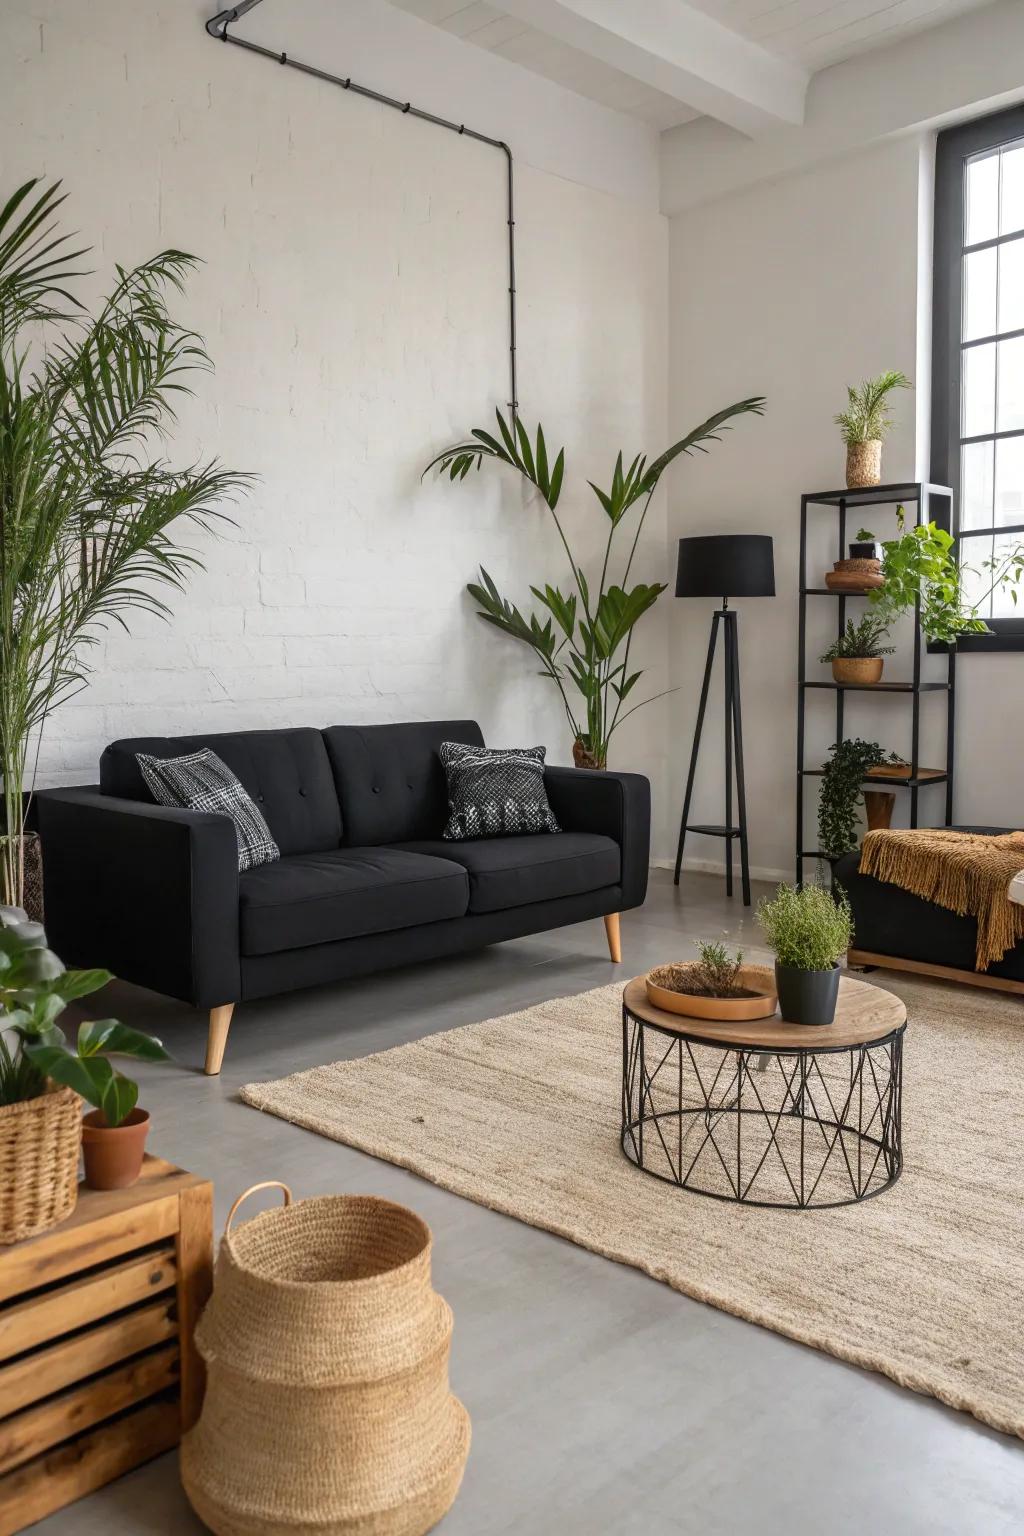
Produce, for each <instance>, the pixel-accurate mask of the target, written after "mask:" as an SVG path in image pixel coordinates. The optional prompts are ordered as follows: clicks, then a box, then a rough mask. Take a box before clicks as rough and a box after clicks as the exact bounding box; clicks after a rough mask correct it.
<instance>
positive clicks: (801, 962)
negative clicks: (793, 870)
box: [757, 885, 853, 971]
mask: <svg viewBox="0 0 1024 1536" xmlns="http://www.w3.org/2000/svg"><path fill="white" fill-rule="evenodd" d="M757 920H758V922H759V923H760V924H761V927H762V928H763V929H764V935H765V939H766V940H767V943H768V946H769V948H770V949H772V950H773V951H774V953H775V958H776V959H777V960H778V962H779V964H780V965H781V966H786V967H788V968H789V969H791V970H795V971H827V970H830V969H831V968H832V966H833V965H835V963H836V961H837V960H839V958H840V957H841V956H842V955H844V954H845V953H846V951H847V950H848V949H849V947H850V944H851V943H852V941H853V917H852V914H851V912H850V904H849V902H848V901H847V899H846V897H845V895H843V894H842V892H840V894H839V896H838V897H834V896H832V894H831V893H830V892H829V891H827V890H826V889H825V887H824V886H823V885H805V886H804V887H803V888H802V889H800V890H798V889H797V888H796V887H795V886H792V885H780V886H779V888H778V890H777V891H776V892H775V895H774V896H772V897H769V896H764V897H762V898H761V900H760V902H759V903H758V907H757Z"/></svg>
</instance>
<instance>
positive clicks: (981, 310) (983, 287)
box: [963, 246, 997, 341]
mask: <svg viewBox="0 0 1024 1536" xmlns="http://www.w3.org/2000/svg"><path fill="white" fill-rule="evenodd" d="M996 260H997V255H996V249H995V247H994V246H992V247H990V248H989V249H988V250H987V251H975V252H974V254H973V255H972V256H965V257H964V333H963V339H964V341H974V340H975V338H976V337H978V336H992V335H994V334H995V329H996Z"/></svg>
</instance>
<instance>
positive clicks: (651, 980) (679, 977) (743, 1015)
mask: <svg viewBox="0 0 1024 1536" xmlns="http://www.w3.org/2000/svg"><path fill="white" fill-rule="evenodd" d="M693 969H694V965H693V962H689V961H688V962H686V963H684V964H682V965H658V966H655V968H654V970H653V971H648V973H647V976H646V978H645V980H646V985H647V1000H648V1002H650V1003H653V1004H654V1006H655V1008H663V1009H664V1010H665V1012H666V1013H677V1014H681V1015H682V1016H683V1017H684V1018H688V1019H718V1020H719V1021H720V1022H736V1021H737V1020H741V1019H770V1018H771V1017H772V1015H773V1014H774V1012H775V1005H776V1003H777V1002H778V998H777V996H776V991H775V979H774V974H773V972H772V968H771V966H770V965H744V966H741V967H740V970H739V973H738V974H737V977H736V982H737V985H738V986H741V987H745V988H746V989H747V991H749V992H752V993H753V994H754V996H753V997H698V996H696V995H695V994H694V993H692V992H683V991H680V987H681V986H685V984H686V977H687V974H688V973H689V972H692V971H693Z"/></svg>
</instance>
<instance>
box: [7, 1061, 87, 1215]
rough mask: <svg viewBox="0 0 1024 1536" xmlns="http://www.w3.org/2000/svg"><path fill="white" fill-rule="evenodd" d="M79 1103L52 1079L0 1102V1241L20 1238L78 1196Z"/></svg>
mask: <svg viewBox="0 0 1024 1536" xmlns="http://www.w3.org/2000/svg"><path fill="white" fill-rule="evenodd" d="M81 1145H82V1105H81V1100H80V1099H79V1097H78V1094H77V1093H75V1092H73V1090H72V1089H70V1088H59V1087H57V1085H56V1084H51V1085H50V1086H49V1087H48V1088H47V1090H46V1092H45V1093H42V1094H40V1095H39V1097H38V1098H35V1099H25V1100H23V1101H22V1102H21V1103H19V1104H4V1105H0V1243H20V1242H21V1240H22V1238H24V1237H34V1236H35V1235H36V1233H37V1232H45V1231H46V1229H47V1227H53V1226H56V1224H57V1222H58V1221H63V1220H64V1218H65V1216H70V1214H71V1212H72V1211H73V1210H74V1208H75V1201H76V1200H77V1199H78V1154H79V1152H80V1150H81Z"/></svg>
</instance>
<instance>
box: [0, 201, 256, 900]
mask: <svg viewBox="0 0 1024 1536" xmlns="http://www.w3.org/2000/svg"><path fill="white" fill-rule="evenodd" d="M59 187H60V183H59V182H57V183H54V184H52V185H50V186H45V187H44V186H42V184H41V182H40V180H39V179H38V178H36V179H33V180H31V181H27V182H25V183H24V185H23V186H20V187H19V188H18V189H17V191H16V192H15V193H14V194H13V196H12V197H11V198H10V199H9V200H8V202H7V203H6V204H5V205H4V206H3V208H2V209H0V773H2V775H3V791H4V828H2V829H0V832H3V831H5V832H6V835H5V836H3V838H2V847H0V854H2V856H0V891H2V898H3V901H4V902H6V903H8V904H10V905H13V906H21V905H22V898H23V893H24V848H25V838H24V827H25V820H24V818H25V811H26V801H25V791H26V788H28V789H29V790H31V785H32V783H33V782H34V777H35V773H34V762H33V765H32V767H31V768H30V763H29V755H30V752H34V753H35V757H36V758H37V757H38V743H39V739H40V736H41V733H42V731H43V728H44V726H45V725H46V722H47V720H48V719H49V716H50V714H51V713H52V711H53V710H54V709H55V708H56V707H57V705H59V704H61V703H63V702H65V701H66V700H67V699H69V698H70V697H71V696H72V695H73V694H75V693H77V692H78V691H79V690H80V689H81V688H83V687H84V686H85V684H86V681H87V678H88V674H89V667H88V664H87V652H88V648H89V647H90V646H91V645H93V644H95V642H96V640H97V639H98V637H99V634H100V632H101V631H102V629H103V628H104V627H105V626H107V625H109V624H110V623H111V622H113V623H118V624H121V625H122V626H124V627H127V620H126V616H127V614H128V613H129V611H130V610H132V609H140V610H143V611H148V612H150V613H158V614H163V615H167V614H168V613H169V612H170V610H169V608H168V606H167V603H166V602H165V601H164V600H163V598H162V597H161V596H160V589H161V588H162V587H168V586H169V587H174V588H179V589H180V588H182V587H183V586H184V584H185V579H186V577H187V575H188V574H189V572H190V571H192V570H193V569H195V568H196V567H197V566H199V565H200V563H201V562H200V560H199V557H198V556H197V555H196V554H195V553H194V552H192V551H189V550H186V549H183V548H181V547H180V546H179V544H178V543H177V534H178V531H179V529H183V528H184V527H185V526H187V525H189V524H191V525H193V526H198V527H200V528H208V527H210V526H211V524H213V523H214V522H215V521H217V520H218V519H220V518H222V517H223V516H224V513H223V512H222V511H220V510H219V507H218V504H219V503H220V502H221V501H223V500H224V498H225V497H227V496H229V495H231V494H232V493H234V492H237V491H238V490H239V489H240V487H241V486H242V484H243V483H244V482H245V481H246V480H247V478H248V477H247V476H245V475H242V474H239V473H236V472H234V471H231V470H225V469H222V468H220V467H219V466H218V465H217V464H216V463H198V464H192V465H190V466H188V467H186V468H183V469H176V468H174V467H173V466H172V465H170V464H169V463H168V462H167V461H166V460H165V459H164V458H162V457H160V456H158V455H156V454H155V453H154V452H153V446H154V442H155V441H158V440H159V439H160V437H161V436H162V434H163V432H164V431H165V429H166V428H167V426H168V424H169V423H170V422H172V421H173V420H174V408H173V407H174V402H175V399H176V398H177V397H178V396H180V395H182V394H188V393H190V392H191V391H190V386H189V378H190V375H191V374H193V373H194V372H196V370H200V369H205V368H208V367H209V366H210V361H209V358H208V356H207V354H206V351H205V348H204V346H203V342H202V339H201V338H200V337H199V336H197V335H196V334H195V332H193V331H190V330H187V329H186V328H185V327H183V326H182V325H180V324H179V323H178V322H177V321H175V320H174V319H173V318H172V316H171V314H170V312H169V310H168V307H167V299H168V295H169V294H170V293H172V292H178V293H181V292H183V289H184V282H185V279H186V277H187V276H188V274H189V273H190V272H191V270H192V269H193V267H194V266H195V265H196V260H195V258H194V257H192V256H189V255H187V254H186V253H185V252H184V251H177V250H166V251H161V252H160V254H159V255H157V256H154V257H153V258H152V259H151V260H150V261H146V262H143V263H142V264H141V265H140V266H137V267H132V268H125V267H120V266H119V267H117V269H116V274H117V280H116V283H115V285H114V287H113V289H112V291H111V293H110V296H109V298H108V299H107V300H106V301H105V302H104V303H103V304H102V305H101V306H100V308H99V310H98V312H97V313H96V315H95V316H92V315H90V314H89V313H88V312H87V311H86V310H85V309H84V308H83V306H82V305H81V304H80V303H79V302H78V300H77V299H76V298H75V297H74V295H73V293H72V292H71V291H70V288H69V285H70V284H72V283H73V282H74V280H75V279H76V278H78V277H81V276H83V275H84V274H83V271H82V269H81V268H80V267H79V266H78V265H77V264H78V263H79V261H80V260H81V258H82V257H83V256H85V255H86V254H87V252H86V250H85V249H74V248H73V238H72V237H71V236H68V235H62V234H60V233H59V232H58V229H57V225H56V224H55V221H54V215H55V214H56V212H57V210H58V208H59V207H60V205H61V204H62V203H63V201H64V197H63V195H61V194H60V192H59Z"/></svg>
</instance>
